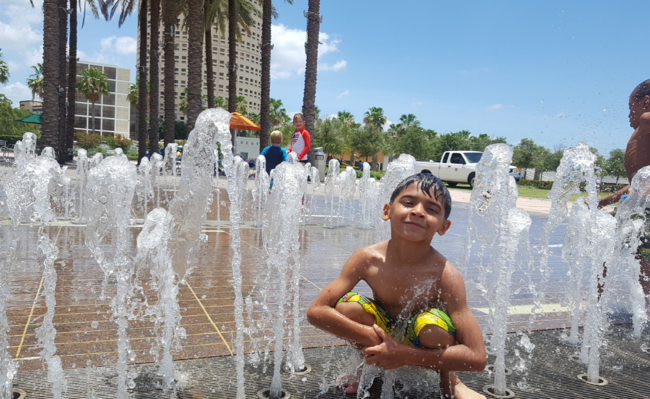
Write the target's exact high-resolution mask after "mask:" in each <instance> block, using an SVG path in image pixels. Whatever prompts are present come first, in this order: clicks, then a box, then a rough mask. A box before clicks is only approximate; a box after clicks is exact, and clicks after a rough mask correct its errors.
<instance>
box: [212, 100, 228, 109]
mask: <svg viewBox="0 0 650 399" xmlns="http://www.w3.org/2000/svg"><path fill="white" fill-rule="evenodd" d="M214 106H215V108H223V109H226V108H228V100H224V99H223V97H217V98H215V99H214Z"/></svg>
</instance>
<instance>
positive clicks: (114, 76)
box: [74, 61, 131, 138]
mask: <svg viewBox="0 0 650 399" xmlns="http://www.w3.org/2000/svg"><path fill="white" fill-rule="evenodd" d="M88 68H95V69H98V70H100V71H102V72H104V73H105V74H106V76H107V78H108V86H109V87H110V90H109V94H104V95H102V96H101V98H100V99H99V101H98V102H96V103H95V107H94V113H95V133H96V134H101V135H102V136H114V135H117V134H119V135H121V136H122V137H127V138H128V137H129V136H130V135H129V120H130V115H129V111H130V108H129V107H130V104H129V102H128V100H127V99H126V96H127V95H128V94H129V84H130V80H131V70H130V69H127V68H119V67H118V66H117V65H111V64H100V63H98V62H91V61H79V62H77V82H78V81H80V80H81V71H85V70H86V69H88ZM92 112H93V106H92V104H91V103H90V102H88V100H86V98H85V97H84V95H83V94H81V93H79V92H78V91H77V97H76V99H75V122H74V129H75V131H83V132H86V133H92V130H93V129H92V120H93V119H92V115H93V114H92Z"/></svg>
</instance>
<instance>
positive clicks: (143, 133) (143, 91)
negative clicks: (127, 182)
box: [120, 0, 149, 161]
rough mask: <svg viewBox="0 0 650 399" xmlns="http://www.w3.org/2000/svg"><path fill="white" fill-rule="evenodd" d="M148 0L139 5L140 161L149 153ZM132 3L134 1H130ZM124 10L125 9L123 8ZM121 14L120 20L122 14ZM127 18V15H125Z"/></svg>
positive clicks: (143, 0) (138, 128)
mask: <svg viewBox="0 0 650 399" xmlns="http://www.w3.org/2000/svg"><path fill="white" fill-rule="evenodd" d="M147 2H148V0H140V5H139V7H138V14H139V15H138V29H139V31H140V47H139V48H138V65H137V69H138V80H137V82H138V124H137V130H138V161H139V160H140V159H142V158H144V157H145V156H146V155H147V106H148V104H149V96H148V95H147V86H148V85H147V40H146V37H147ZM129 3H130V4H132V3H133V1H130V2H129ZM123 11H124V10H123ZM123 15H124V12H123V13H122V14H121V15H120V22H122V16H123ZM124 18H126V17H124Z"/></svg>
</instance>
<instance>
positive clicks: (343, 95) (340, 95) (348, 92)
mask: <svg viewBox="0 0 650 399" xmlns="http://www.w3.org/2000/svg"><path fill="white" fill-rule="evenodd" d="M348 95H350V91H349V90H346V91H344V92H343V93H341V94H339V95H338V96H336V98H343V97H345V96H348Z"/></svg>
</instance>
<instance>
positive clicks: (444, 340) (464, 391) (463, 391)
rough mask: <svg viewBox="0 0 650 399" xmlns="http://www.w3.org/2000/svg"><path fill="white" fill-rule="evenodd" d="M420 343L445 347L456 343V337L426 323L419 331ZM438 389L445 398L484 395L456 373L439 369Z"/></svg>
mask: <svg viewBox="0 0 650 399" xmlns="http://www.w3.org/2000/svg"><path fill="white" fill-rule="evenodd" d="M419 338H420V345H422V346H423V347H425V348H429V349H438V348H447V347H449V346H452V345H455V344H456V339H455V338H454V336H453V335H451V334H449V333H448V332H447V331H445V330H444V329H442V328H440V327H438V326H436V325H432V324H430V325H428V326H426V327H424V328H423V329H422V330H421V331H420V335H419ZM440 389H442V393H443V395H444V397H445V398H456V399H465V398H472V399H473V398H483V399H485V396H483V395H481V394H479V393H478V392H475V391H472V390H471V389H469V388H468V387H467V386H466V385H465V384H463V383H462V382H461V381H460V379H459V378H458V376H457V375H456V373H453V372H450V371H446V370H445V369H441V370H440Z"/></svg>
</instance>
